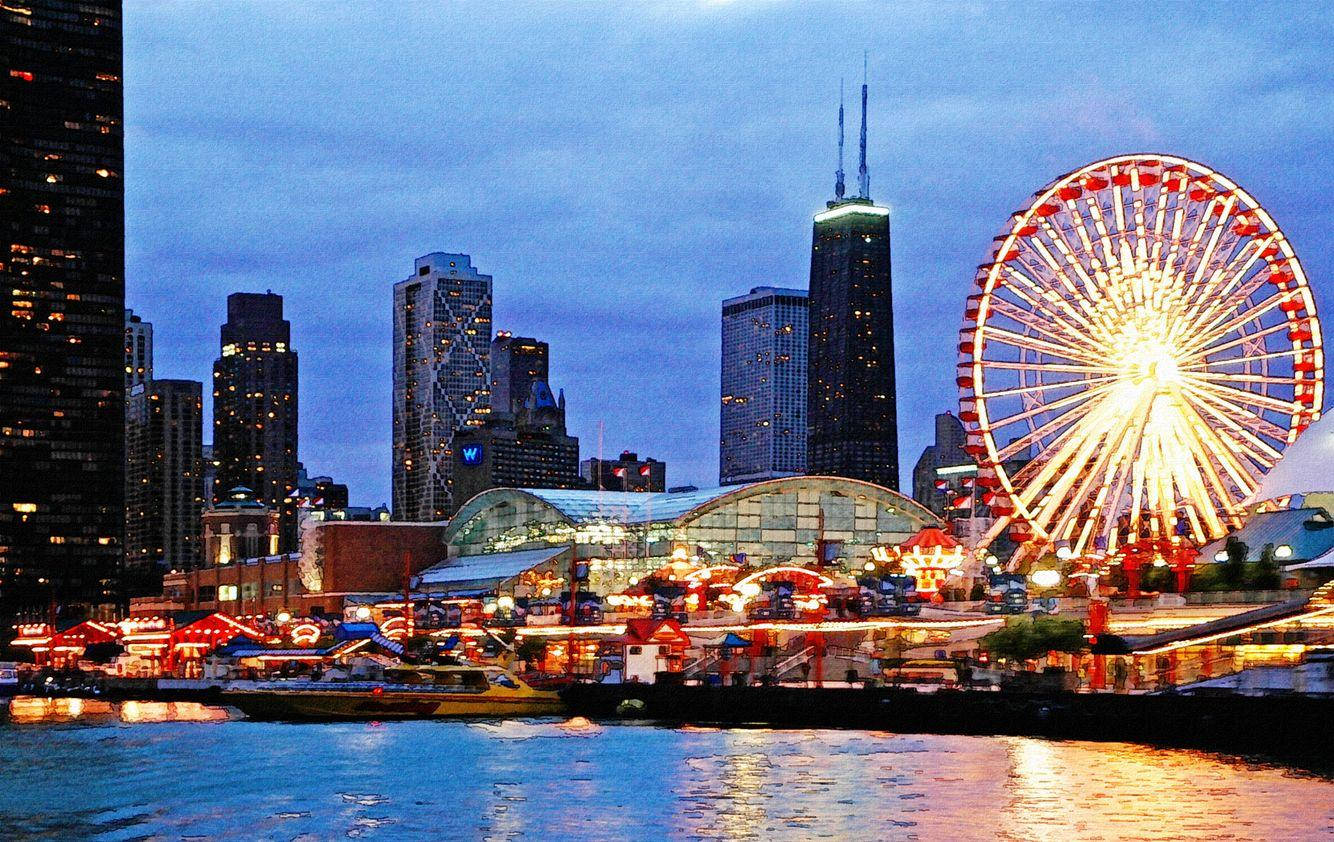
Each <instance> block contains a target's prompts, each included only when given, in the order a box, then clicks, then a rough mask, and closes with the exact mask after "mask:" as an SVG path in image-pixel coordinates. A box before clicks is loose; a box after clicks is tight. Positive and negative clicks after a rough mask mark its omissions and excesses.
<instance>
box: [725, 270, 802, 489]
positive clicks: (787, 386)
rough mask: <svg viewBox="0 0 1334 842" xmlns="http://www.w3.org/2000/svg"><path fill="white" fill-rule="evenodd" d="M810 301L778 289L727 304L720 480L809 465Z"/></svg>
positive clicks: (787, 472) (782, 473)
mask: <svg viewBox="0 0 1334 842" xmlns="http://www.w3.org/2000/svg"><path fill="white" fill-rule="evenodd" d="M807 304H808V302H807V299H806V292H805V290H800V289H781V288H777V287H756V288H755V289H752V290H751V291H750V294H749V295H742V296H738V297H736V298H729V299H727V300H726V301H724V302H723V345H722V348H723V353H722V407H721V410H720V424H719V429H720V431H721V438H720V446H719V458H718V474H719V480H718V481H719V482H720V483H721V484H722V485H729V484H732V483H740V482H756V481H758V480H764V479H774V478H775V477H790V476H795V475H797V474H801V473H804V472H805V470H806V342H807V335H806V333H807V319H806V317H807Z"/></svg>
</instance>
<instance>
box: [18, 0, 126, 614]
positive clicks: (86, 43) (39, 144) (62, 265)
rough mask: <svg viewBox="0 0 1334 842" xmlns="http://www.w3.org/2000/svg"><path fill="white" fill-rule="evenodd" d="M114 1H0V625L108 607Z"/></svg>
mask: <svg viewBox="0 0 1334 842" xmlns="http://www.w3.org/2000/svg"><path fill="white" fill-rule="evenodd" d="M120 7H121V4H120V3H119V2H99V0H88V2H80V3H67V2H56V0H24V2H21V3H11V4H6V5H0V55H3V57H4V58H3V65H4V69H3V70H0V111H2V112H3V114H4V118H3V126H4V127H3V129H0V142H3V146H4V156H3V161H4V163H3V165H0V188H3V189H0V220H3V221H4V225H3V232H4V233H3V234H0V236H3V237H4V240H3V242H0V285H3V288H4V290H5V297H6V300H7V301H8V302H9V303H8V305H7V306H6V307H5V309H4V312H3V314H0V618H8V617H13V616H15V615H18V614H26V613H30V612H41V613H42V614H43V615H44V614H45V612H46V611H47V608H48V606H49V605H51V604H52V603H53V602H54V603H57V604H60V605H62V606H64V607H65V608H66V609H67V611H66V614H65V616H71V617H72V616H76V615H78V614H81V613H89V614H105V613H107V612H109V611H111V610H112V609H113V607H114V605H115V603H117V602H118V601H119V599H120V593H119V570H120V564H121V557H122V554H123V552H124V548H123V547H122V543H121V542H122V532H123V530H124V513H123V509H124V494H125V467H124V460H125V453H124V447H125V443H124V426H125V403H124V389H125V373H124V366H125V353H124V318H125V222H124V219H125V191H124V182H123V174H124V142H123V122H124V107H123V96H122V82H121V64H122V55H123V50H122V38H121V9H120ZM5 628H6V629H7V628H8V626H7V625H6V626H5Z"/></svg>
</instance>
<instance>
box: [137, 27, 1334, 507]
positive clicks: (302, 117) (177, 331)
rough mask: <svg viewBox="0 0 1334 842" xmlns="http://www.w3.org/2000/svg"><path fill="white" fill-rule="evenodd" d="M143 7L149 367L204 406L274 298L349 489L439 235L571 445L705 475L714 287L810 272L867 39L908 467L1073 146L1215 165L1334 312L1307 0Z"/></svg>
mask: <svg viewBox="0 0 1334 842" xmlns="http://www.w3.org/2000/svg"><path fill="white" fill-rule="evenodd" d="M126 7H127V8H126V11H125V18H126V30H125V50H126V69H125V77H126V88H125V98H126V111H127V134H126V151H127V159H128V162H127V165H126V169H127V178H128V197H127V198H128V207H127V216H128V227H129V246H128V249H129V250H128V268H127V282H128V302H129V305H130V306H131V307H133V308H134V309H135V310H136V312H139V313H141V314H142V315H143V316H144V317H145V318H146V319H148V320H150V321H152V322H153V323H154V327H155V331H156V341H157V364H156V368H157V373H158V376H160V377H188V378H193V379H198V380H202V381H204V382H205V384H206V393H207V384H208V381H209V380H210V379H211V365H212V361H213V359H214V358H215V357H216V356H217V351H218V326H219V325H220V324H221V322H222V321H223V319H224V312H225V299H226V296H227V294H228V293H229V292H233V291H238V290H248V291H262V290H264V289H272V290H273V291H274V292H277V293H280V294H282V295H283V296H284V297H285V298H286V302H287V315H288V318H289V319H290V320H291V322H292V329H293V345H294V346H295V348H296V349H297V350H298V351H299V352H300V354H301V392H300V401H301V446H300V451H301V452H300V455H301V458H302V461H304V462H305V464H306V465H307V467H308V468H310V469H311V471H312V472H314V473H329V474H333V475H334V476H335V477H336V478H337V479H339V480H341V481H344V482H347V483H349V484H350V485H351V487H352V497H353V502H356V503H369V504H374V503H379V502H381V501H387V500H388V499H389V477H390V471H389V460H390V445H389V442H390V394H391V372H390V360H391V353H392V349H391V324H392V323H391V316H390V314H391V302H392V292H391V291H392V286H393V284H394V282H396V281H398V280H401V279H403V278H405V277H407V276H408V274H409V273H410V272H411V269H412V260H413V258H414V257H417V256H418V255H421V254H425V253H427V252H431V251H459V252H466V253H469V254H471V255H472V256H473V261H474V264H475V265H476V266H478V267H479V269H480V270H481V271H483V272H487V273H490V274H492V275H494V276H495V301H496V304H495V327H496V328H497V329H504V330H510V331H513V332H514V333H516V334H521V335H529V336H537V337H539V338H541V339H545V340H547V341H549V342H550V343H551V346H552V357H553V360H552V386H553V387H555V388H562V387H563V388H564V389H565V390H566V394H567V396H568V398H569V407H570V409H569V421H570V426H571V432H573V433H574V434H575V435H578V436H579V437H580V439H581V445H582V449H583V452H584V455H585V456H588V455H595V454H596V452H597V448H598V428H599V423H602V424H604V425H605V438H604V444H603V448H604V451H605V452H606V453H607V454H608V455H611V454H614V453H617V452H619V451H620V450H621V449H623V448H629V449H633V450H637V451H639V453H640V454H641V455H645V454H647V455H652V456H654V457H656V458H660V459H665V460H666V461H667V462H668V482H669V483H670V484H673V485H675V484H684V483H694V484H697V485H701V486H703V485H712V484H714V483H716V481H717V463H718V445H717V439H718V397H719V394H718V376H719V375H718V369H719V360H718V353H719V306H720V302H721V301H722V299H724V298H726V297H729V296H733V295H736V294H739V293H742V292H745V291H747V290H749V288H750V287H752V286H759V285H764V284H770V285H779V286H796V287H805V286H806V284H807V276H808V272H809V249H810V216H811V214H812V213H813V212H815V211H816V210H818V209H820V208H821V207H822V203H823V202H824V201H825V200H826V199H828V198H830V196H831V194H832V191H833V171H834V166H835V160H834V158H835V116H836V107H837V104H836V100H837V92H838V83H839V77H840V76H845V77H847V78H848V89H849V95H850V97H849V103H850V105H852V103H853V102H854V100H855V86H856V84H857V83H859V82H860V75H861V65H862V62H861V58H862V50H863V49H866V50H869V51H870V76H871V109H870V156H869V157H870V167H871V194H872V196H873V197H874V198H875V199H877V200H878V201H880V202H882V203H887V204H888V205H889V206H890V207H891V208H892V210H893V233H894V243H893V247H894V285H895V286H894V298H895V310H896V313H895V315H896V329H897V331H898V337H897V347H898V378H899V387H898V398H899V412H900V426H901V430H900V449H901V453H902V462H903V465H902V469H903V473H904V476H905V478H906V477H907V476H908V475H909V474H910V472H911V469H912V464H913V462H914V461H915V460H916V458H917V455H918V454H919V453H920V451H921V448H922V447H923V446H925V445H926V444H927V443H928V438H929V436H930V432H931V417H932V415H933V414H934V413H936V412H939V411H942V410H944V409H949V408H953V407H955V406H956V402H957V394H956V391H955V388H954V384H953V366H954V356H955V354H954V350H955V349H954V343H955V342H956V339H955V334H956V332H957V330H958V328H959V323H960V320H961V317H962V307H963V299H964V296H965V295H967V294H968V292H969V291H970V284H971V280H972V276H973V269H974V267H975V266H976V265H977V264H978V263H979V262H981V261H982V260H983V259H984V258H985V257H986V254H987V249H988V247H989V245H990V241H991V238H992V236H993V235H994V234H996V233H997V232H998V231H999V230H1000V228H1001V226H1002V225H1003V224H1004V223H1005V221H1006V218H1007V215H1008V214H1009V213H1010V212H1011V211H1012V210H1015V209H1017V208H1018V207H1019V206H1020V205H1021V204H1022V203H1023V202H1024V200H1025V199H1026V198H1027V197H1028V196H1029V195H1030V194H1031V193H1032V191H1034V190H1036V189H1037V188H1039V187H1041V186H1042V185H1043V184H1045V183H1046V182H1048V181H1049V180H1051V179H1052V178H1054V177H1056V176H1057V175H1060V174H1061V173H1064V172H1067V171H1069V170H1071V169H1074V168H1076V167H1078V166H1081V165H1083V164H1085V163H1088V162H1090V161H1093V160H1096V159H1098V158H1101V157H1106V156H1110V155H1113V154H1119V153H1124V152H1132V151H1156V152H1170V153H1174V154H1178V155H1183V156H1185V157H1188V158H1194V159H1196V160H1199V161H1202V162H1204V163H1206V164H1209V165H1210V166H1212V167H1214V168H1215V169H1218V170H1220V171H1221V172H1223V173H1225V174H1227V175H1228V176H1230V177H1232V178H1233V179H1235V180H1236V181H1237V182H1239V183H1240V184H1241V185H1242V186H1243V187H1244V188H1246V189H1247V190H1248V191H1250V192H1251V193H1252V194H1253V195H1255V196H1256V197H1257V198H1258V199H1259V200H1260V201H1261V202H1262V203H1263V204H1265V205H1266V206H1267V207H1268V208H1269V210H1270V211H1271V212H1272V213H1273V215H1274V217H1275V218H1276V219H1277V220H1278V222H1279V224H1280V225H1281V226H1283V228H1284V229H1285V231H1286V232H1287V234H1288V235H1289V237H1290V238H1291V240H1292V242H1293V244H1294V246H1295V248H1296V249H1297V253H1298V255H1299V256H1300V257H1301V259H1302V260H1303V262H1304V264H1305V267H1306V270H1307V273H1308V275H1309V276H1310V277H1311V278H1312V283H1313V285H1314V286H1315V287H1316V288H1317V296H1318V298H1319V302H1320V306H1321V307H1322V308H1323V311H1324V312H1326V313H1334V292H1332V291H1331V290H1334V278H1331V273H1332V272H1334V253H1332V251H1331V246H1332V245H1334V203H1331V202H1330V198H1329V197H1330V195H1331V191H1334V168H1332V167H1331V163H1332V162H1334V154H1331V153H1334V136H1331V131H1330V126H1331V116H1332V115H1334V72H1332V71H1331V69H1330V68H1331V63H1330V56H1329V44H1331V43H1334V12H1331V11H1330V7H1329V6H1326V5H1324V4H1320V3H1290V4H1280V3H1216V2H1205V3H1161V2H1154V3H1148V4H1135V3H1102V4H1093V3H1077V4H1066V3H1052V4H1042V3H944V2H941V3H904V2H895V3H884V4H882V3H846V4H834V3H811V2H790V3H789V2H760V1H758V0H757V1H756V2H748V1H747V0H738V1H737V2H730V3H727V2H717V3H708V2H680V3H668V2H661V3H638V4H625V3H614V4H612V3H609V4H593V3H568V4H562V3H531V4H529V3H516V2H510V3H499V4H498V3H473V4H444V3H394V2H386V3H369V4H367V3H329V2H320V3H314V2H312V3H297V2H290V0H289V1H288V2H281V3H275V2H255V3H243V2H232V1H231V0H229V2H226V3H185V2H181V3H162V2H147V0H127V2H126ZM856 120H857V114H856V110H855V106H854V107H852V108H850V111H849V126H850V128H851V129H852V132H851V133H850V135H849V141H850V145H849V150H850V152H851V153H852V155H851V156H850V158H849V166H848V169H849V172H850V175H849V178H848V182H849V184H850V185H854V184H855V182H856V176H855V169H856V163H855V149H856V146H855V144H856V135H855V127H856ZM211 413H212V410H211V407H210V406H209V405H208V403H207V401H206V405H205V418H206V431H205V438H206V439H210V438H211V435H210V433H209V432H208V429H209V428H211V427H212V423H211V417H212V415H211Z"/></svg>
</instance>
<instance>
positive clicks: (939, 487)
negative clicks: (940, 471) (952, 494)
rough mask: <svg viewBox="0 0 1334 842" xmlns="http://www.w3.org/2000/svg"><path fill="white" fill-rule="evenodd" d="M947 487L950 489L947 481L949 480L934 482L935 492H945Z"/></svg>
mask: <svg viewBox="0 0 1334 842" xmlns="http://www.w3.org/2000/svg"><path fill="white" fill-rule="evenodd" d="M949 487H950V481H949V480H947V479H938V480H936V490H937V491H945V490H947V489H948V488H949Z"/></svg>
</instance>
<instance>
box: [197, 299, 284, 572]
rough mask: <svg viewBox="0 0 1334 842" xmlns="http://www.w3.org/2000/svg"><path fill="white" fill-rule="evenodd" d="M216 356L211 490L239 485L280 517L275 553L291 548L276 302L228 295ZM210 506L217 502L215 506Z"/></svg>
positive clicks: (280, 329) (281, 333)
mask: <svg viewBox="0 0 1334 842" xmlns="http://www.w3.org/2000/svg"><path fill="white" fill-rule="evenodd" d="M221 345H222V348H221V354H220V356H219V357H218V359H217V361H216V362H215V363H213V456H214V459H215V460H216V461H217V463H218V465H217V477H216V480H215V483H214V493H215V494H216V493H218V492H219V491H226V490H228V489H232V488H235V487H237V486H241V487H244V488H249V489H252V490H253V491H254V494H255V497H256V499H257V500H259V501H260V502H262V503H264V504H265V505H266V506H268V507H270V508H272V509H274V510H276V511H278V512H279V518H280V520H281V526H280V529H279V541H278V546H279V550H278V552H291V551H293V550H294V549H296V542H297V536H296V508H295V506H293V505H291V504H290V503H289V501H288V498H289V496H290V495H291V493H292V492H293V491H295V490H296V479H297V464H298V463H297V354H296V350H295V349H293V348H292V327H291V324H290V323H289V322H287V321H286V320H285V319H284V318H283V298H282V296H281V295H275V294H273V293H272V292H265V293H249V292H237V293H233V294H231V295H229V296H227V323H226V324H224V325H223V326H222V331H221ZM215 502H216V501H215Z"/></svg>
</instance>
